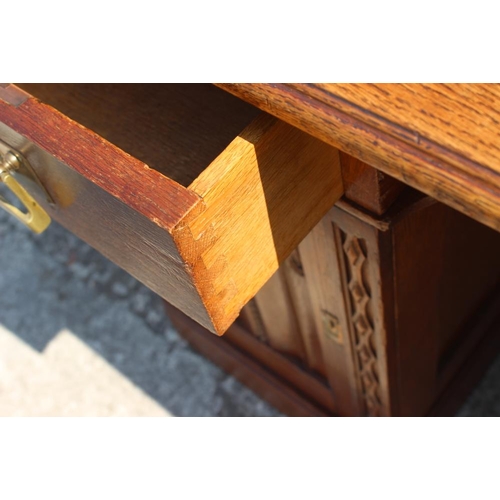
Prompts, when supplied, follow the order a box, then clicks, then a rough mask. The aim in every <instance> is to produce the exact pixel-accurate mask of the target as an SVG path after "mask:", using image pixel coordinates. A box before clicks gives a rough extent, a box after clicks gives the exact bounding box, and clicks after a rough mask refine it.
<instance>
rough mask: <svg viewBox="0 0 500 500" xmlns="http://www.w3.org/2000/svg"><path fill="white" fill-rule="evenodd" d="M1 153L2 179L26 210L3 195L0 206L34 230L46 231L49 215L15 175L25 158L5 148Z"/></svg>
mask: <svg viewBox="0 0 500 500" xmlns="http://www.w3.org/2000/svg"><path fill="white" fill-rule="evenodd" d="M0 153H2V156H1V157H0V158H1V161H0V180H1V181H2V182H3V183H4V184H5V186H6V187H7V188H8V189H10V191H12V193H14V195H15V196H17V198H18V199H19V201H21V203H22V204H23V206H24V208H25V209H26V212H23V211H22V210H20V209H19V208H17V207H16V206H14V205H12V204H11V203H9V202H8V201H7V200H6V199H5V198H3V197H2V196H0V206H1V207H2V208H3V209H4V210H6V211H7V212H9V213H10V214H11V215H13V216H14V217H15V218H16V219H18V220H20V221H21V222H22V223H23V224H24V225H25V226H27V227H29V228H30V229H31V230H32V231H33V232H35V233H37V234H39V233H41V232H43V231H45V229H47V227H48V226H49V224H50V217H49V215H48V214H47V212H45V210H44V209H43V208H42V207H41V206H40V205H39V204H38V202H37V201H36V200H35V199H34V198H33V197H32V196H31V195H30V194H29V193H28V191H26V189H25V188H24V187H23V186H21V184H20V183H19V181H18V180H17V179H16V178H15V176H14V172H16V171H17V170H19V169H20V168H21V164H22V162H23V160H22V159H21V158H20V157H19V156H18V155H17V154H16V153H15V152H13V151H12V150H8V151H5V150H4V151H0Z"/></svg>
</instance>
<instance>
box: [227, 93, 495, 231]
mask: <svg viewBox="0 0 500 500" xmlns="http://www.w3.org/2000/svg"><path fill="white" fill-rule="evenodd" d="M218 85H219V86H220V87H221V88H224V89H225V90H227V91H229V92H231V93H233V94H235V95H237V96H239V97H240V98H242V99H244V100H246V101H248V102H250V103H252V104H254V105H256V106H259V107H260V108H261V109H263V110H265V111H267V112H269V113H271V114H273V115H275V116H277V117H278V118H280V119H282V120H284V121H287V122H289V123H291V124H293V125H295V126H296V127H299V128H301V129H302V130H304V131H307V132H308V133H309V134H312V135H314V136H316V137H318V138H320V139H322V140H323V141H325V142H328V143H329V144H331V145H333V146H335V147H338V148H339V149H341V150H343V151H345V152H346V153H349V154H351V155H353V156H355V157H356V158H358V159H360V160H362V161H364V162H366V163H367V164H369V165H371V166H373V167H375V168H377V169H380V170H381V171H383V172H385V173H387V174H389V175H391V176H393V177H395V178H397V179H399V180H401V181H403V182H404V183H406V184H408V185H411V186H413V187H414V188H416V189H418V190H421V191H423V192H425V193H427V194H429V195H431V196H433V197H435V198H436V199H438V200H440V201H442V202H443V203H446V204H448V205H450V206H452V207H454V208H456V209H457V210H460V211H462V212H463V213H465V214H467V215H470V216H471V217H473V218H475V219H477V220H479V221H481V222H483V223H485V224H487V225H489V226H491V227H493V228H495V229H497V230H500V104H499V103H500V86H498V85H486V84H485V85H483V84H473V85H468V84H453V85H445V84H432V85H426V84H413V85H403V84H378V85H372V84H218Z"/></svg>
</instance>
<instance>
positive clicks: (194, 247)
mask: <svg viewBox="0 0 500 500" xmlns="http://www.w3.org/2000/svg"><path fill="white" fill-rule="evenodd" d="M189 189H190V190H191V191H193V192H194V193H196V194H197V195H198V196H200V198H202V200H203V207H204V208H203V209H201V208H200V210H193V211H192V212H190V213H189V214H187V215H186V217H185V219H184V220H183V221H182V223H180V224H179V225H178V227H177V228H176V230H175V232H174V233H173V234H174V239H175V241H176V243H177V245H178V247H179V250H180V253H181V255H183V256H184V257H185V260H186V263H187V264H188V265H189V266H191V268H192V270H193V276H194V279H195V281H196V283H197V286H198V288H199V290H200V294H201V296H202V297H203V299H204V301H205V303H206V306H207V310H209V312H210V314H211V315H212V319H213V323H214V325H215V331H216V332H218V333H223V332H224V331H225V330H226V329H227V328H228V327H229V325H230V324H231V323H232V322H233V321H234V320H235V319H236V317H237V316H238V314H239V311H240V310H241V308H242V307H243V306H244V305H245V304H246V303H247V302H248V301H249V300H250V299H251V298H252V297H253V296H254V295H255V294H256V293H257V291H258V290H259V289H260V288H261V286H262V285H263V284H264V283H265V282H266V281H267V280H268V279H269V278H270V277H271V276H272V275H273V273H274V272H275V271H277V270H278V267H279V265H280V264H281V263H282V262H283V261H284V260H285V259H286V258H287V257H288V256H289V255H290V253H291V252H292V251H293V249H294V248H295V247H296V246H297V245H298V243H299V242H300V241H301V240H302V239H303V238H304V237H305V236H306V235H307V233H308V232H309V231H310V230H311V229H312V228H313V227H314V226H315V225H316V224H317V223H318V222H319V220H320V219H321V217H323V215H324V214H325V213H326V212H327V211H328V210H329V209H330V208H331V207H332V206H333V204H334V203H335V202H336V201H337V200H338V199H339V198H340V197H341V196H342V193H343V187H342V179H341V174H340V161H339V155H338V151H337V150H336V149H334V148H332V147H330V146H328V145H327V144H326V143H324V142H322V141H320V140H318V139H315V138H314V137H312V136H310V135H308V134H304V133H303V132H301V131H300V130H298V129H296V128H294V127H292V126H290V125H288V124H286V123H283V122H281V121H279V120H275V119H274V118H272V117H270V116H268V115H262V116H260V117H259V118H257V119H256V120H254V122H252V124H251V125H249V126H248V127H247V128H246V129H245V130H244V131H243V132H242V133H241V134H240V135H239V136H238V137H237V138H236V139H235V140H234V141H233V142H232V143H231V144H230V145H229V146H228V147H227V148H226V149H225V150H224V152H223V153H222V154H220V155H219V156H218V157H217V159H216V160H215V161H214V162H213V163H212V164H211V165H210V166H209V167H208V168H207V169H206V170H205V171H204V172H203V173H202V174H201V175H200V176H199V177H198V178H197V179H196V180H195V181H194V182H193V184H191V186H190V188H189Z"/></svg>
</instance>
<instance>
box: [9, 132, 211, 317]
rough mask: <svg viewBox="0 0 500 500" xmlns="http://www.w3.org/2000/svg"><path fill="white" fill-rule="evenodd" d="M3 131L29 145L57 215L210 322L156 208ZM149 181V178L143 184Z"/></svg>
mask: <svg viewBox="0 0 500 500" xmlns="http://www.w3.org/2000/svg"><path fill="white" fill-rule="evenodd" d="M0 137H2V138H4V139H5V140H7V141H8V143H9V144H10V145H12V146H13V147H16V148H17V149H18V150H20V151H24V152H26V151H29V161H30V164H31V165H32V167H33V168H34V169H36V172H37V174H38V177H39V178H40V180H41V182H42V184H43V185H44V187H45V189H46V190H47V191H48V192H49V193H50V194H51V196H52V198H53V200H54V202H55V205H50V204H48V203H47V201H46V200H45V199H43V198H40V197H38V199H37V201H38V202H39V203H40V204H41V205H42V206H43V207H44V209H45V210H47V211H48V213H49V214H50V216H51V217H52V218H53V219H54V220H56V221H58V222H59V223H60V224H61V225H63V226H64V227H66V228H67V229H68V230H69V231H71V232H72V233H74V234H75V235H77V236H78V237H80V238H81V239H83V240H84V241H86V242H87V243H88V244H89V245H91V246H93V247H94V248H95V249H97V250H98V251H99V252H101V253H102V254H103V255H104V256H106V257H107V258H109V259H110V260H112V261H113V262H115V263H116V264H117V265H119V266H120V267H122V268H124V269H125V270H127V271H128V272H129V273H130V274H132V275H133V276H134V277H136V278H137V279H139V280H140V281H142V282H143V283H144V284H145V285H146V286H148V287H149V288H151V289H152V290H154V291H155V292H156V293H158V294H160V295H161V296H163V297H169V300H170V301H171V302H172V303H174V304H177V305H178V306H179V307H182V308H183V309H184V310H185V311H186V313H187V314H189V315H191V316H192V317H194V318H196V319H197V321H200V322H202V323H203V324H206V325H207V326H210V324H211V323H210V319H209V318H208V316H207V314H206V311H205V308H204V307H203V303H202V300H201V298H200V296H199V294H198V292H197V290H196V288H195V287H194V285H193V282H192V278H191V276H190V275H189V272H188V269H186V267H185V265H184V262H183V260H182V258H181V256H180V255H179V252H178V250H177V248H176V246H175V243H174V241H173V239H172V237H171V236H170V234H169V233H168V231H166V230H165V229H164V228H163V227H161V225H160V224H159V223H157V221H155V220H151V219H150V217H148V214H149V215H150V214H151V212H148V211H147V210H145V213H141V212H140V211H139V210H137V208H138V206H137V205H136V209H134V208H132V207H131V206H130V205H128V204H127V203H125V202H124V201H122V200H119V199H118V198H115V197H114V196H112V195H111V194H110V193H109V192H108V191H105V190H103V189H101V188H100V187H99V186H98V185H97V184H95V183H93V182H91V181H89V180H88V179H86V178H85V177H84V176H83V175H80V174H79V173H78V172H76V171H75V170H72V169H71V168H69V167H68V166H66V165H64V164H63V163H62V162H60V161H58V160H56V159H55V158H54V157H53V156H51V155H50V154H48V153H47V152H45V151H43V150H41V149H40V148H38V147H35V146H34V145H33V144H27V141H26V140H25V139H24V138H23V137H21V136H20V135H19V134H16V133H14V132H12V131H9V130H7V127H5V125H3V124H2V123H0ZM150 172H154V171H150V170H139V172H138V173H142V174H143V175H145V176H147V175H148V174H149V173H150ZM158 175H159V174H158ZM146 183H147V180H144V185H143V186H142V189H144V188H145V187H146V185H147V184H146ZM151 194H152V195H154V194H155V193H154V192H153V191H152V192H151ZM33 195H35V193H33ZM138 201H140V200H138ZM144 201H145V200H143V203H144ZM143 207H144V205H143Z"/></svg>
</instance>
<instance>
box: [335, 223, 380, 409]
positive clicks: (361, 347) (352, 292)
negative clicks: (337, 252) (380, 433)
mask: <svg viewBox="0 0 500 500" xmlns="http://www.w3.org/2000/svg"><path fill="white" fill-rule="evenodd" d="M335 230H338V231H339V233H340V234H339V236H340V241H341V244H342V251H343V255H344V266H345V274H344V276H345V279H346V283H345V284H344V285H345V287H346V292H347V293H346V295H347V296H348V297H349V306H350V311H349V312H350V326H351V332H352V334H351V337H352V339H351V341H352V344H353V352H354V356H355V358H356V359H355V366H356V369H357V376H358V378H359V381H360V386H361V390H362V397H363V400H364V403H365V405H366V411H367V413H368V415H370V416H380V415H381V414H382V401H381V398H380V383H379V376H378V359H377V351H376V348H375V342H374V336H375V331H374V323H373V318H372V316H371V312H370V305H371V304H370V302H371V300H372V297H371V293H370V286H369V283H368V282H367V281H368V278H367V276H368V273H367V272H366V266H367V265H368V255H367V251H366V244H365V241H364V240H363V239H361V238H357V237H355V236H353V235H349V234H346V233H344V232H343V231H341V230H340V229H336V228H335V226H334V231H335Z"/></svg>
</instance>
